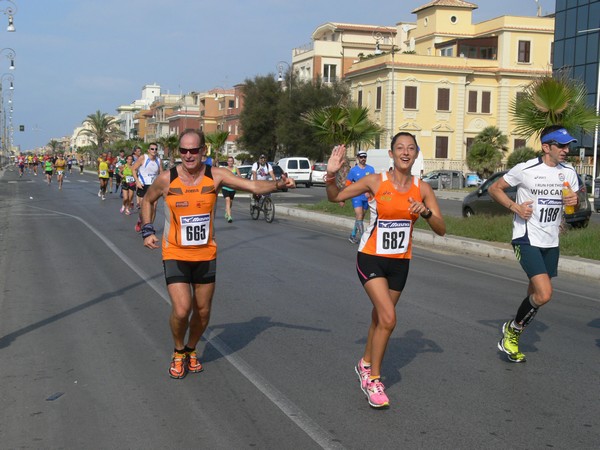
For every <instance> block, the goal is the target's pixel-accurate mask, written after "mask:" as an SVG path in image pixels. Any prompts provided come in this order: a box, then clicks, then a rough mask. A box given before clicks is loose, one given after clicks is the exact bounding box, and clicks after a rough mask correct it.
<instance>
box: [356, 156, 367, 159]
mask: <svg viewBox="0 0 600 450" xmlns="http://www.w3.org/2000/svg"><path fill="white" fill-rule="evenodd" d="M358 159H367V157H366V156H359V157H358Z"/></svg>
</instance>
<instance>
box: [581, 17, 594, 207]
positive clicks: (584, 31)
mask: <svg viewBox="0 0 600 450" xmlns="http://www.w3.org/2000/svg"><path fill="white" fill-rule="evenodd" d="M599 32H600V28H590V29H589V30H581V31H578V32H577V34H585V33H599ZM599 34H600V33H599ZM596 64H597V65H598V75H597V80H596V83H597V84H596V115H600V50H599V51H598V60H597V61H596ZM592 156H593V160H594V163H593V165H594V168H593V171H592V195H595V193H596V170H597V168H598V125H597V124H596V127H595V128H594V143H593V149H592Z"/></svg>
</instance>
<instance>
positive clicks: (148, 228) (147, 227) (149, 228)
mask: <svg viewBox="0 0 600 450" xmlns="http://www.w3.org/2000/svg"><path fill="white" fill-rule="evenodd" d="M153 234H156V230H155V229H154V225H152V224H151V223H147V224H144V225H142V239H146V238H147V237H148V236H152V235H153Z"/></svg>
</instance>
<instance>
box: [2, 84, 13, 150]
mask: <svg viewBox="0 0 600 450" xmlns="http://www.w3.org/2000/svg"><path fill="white" fill-rule="evenodd" d="M5 79H8V80H10V87H9V92H10V98H9V100H8V102H9V104H10V108H9V118H10V128H12V112H13V106H12V92H13V90H14V89H15V86H14V80H15V77H14V76H13V74H12V73H4V74H2V76H1V77H0V131H1V133H2V147H3V148H4V150H5V152H6V154H7V157H9V158H10V153H11V145H10V140H9V139H8V137H9V134H8V127H7V124H6V109H5V108H4V95H3V92H2V88H3V85H4V80H5Z"/></svg>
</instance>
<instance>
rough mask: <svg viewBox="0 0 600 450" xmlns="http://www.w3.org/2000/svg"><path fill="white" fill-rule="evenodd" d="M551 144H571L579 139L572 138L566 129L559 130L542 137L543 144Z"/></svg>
mask: <svg viewBox="0 0 600 450" xmlns="http://www.w3.org/2000/svg"><path fill="white" fill-rule="evenodd" d="M551 142H556V143H558V144H562V145H564V144H570V143H571V142H577V139H575V138H574V137H573V136H571V135H570V134H569V132H568V131H567V130H566V129H564V128H559V129H558V130H554V131H552V132H550V133H548V134H545V135H543V136H542V144H548V143H551Z"/></svg>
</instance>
